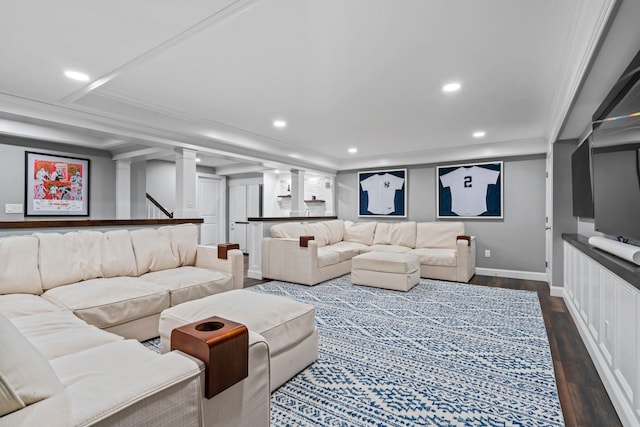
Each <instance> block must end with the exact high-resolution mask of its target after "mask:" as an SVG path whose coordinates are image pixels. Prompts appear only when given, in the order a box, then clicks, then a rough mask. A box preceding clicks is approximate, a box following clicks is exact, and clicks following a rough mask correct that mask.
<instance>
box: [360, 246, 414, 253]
mask: <svg viewBox="0 0 640 427" xmlns="http://www.w3.org/2000/svg"><path fill="white" fill-rule="evenodd" d="M411 250H412V249H411V248H409V247H407V246H397V245H371V246H367V248H366V249H364V250H363V251H362V252H363V253H364V252H394V253H397V254H402V253H406V252H409V251H411Z"/></svg>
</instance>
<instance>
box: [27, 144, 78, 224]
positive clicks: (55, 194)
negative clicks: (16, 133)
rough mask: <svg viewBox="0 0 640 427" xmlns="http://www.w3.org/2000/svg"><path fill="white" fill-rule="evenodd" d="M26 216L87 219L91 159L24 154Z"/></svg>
mask: <svg viewBox="0 0 640 427" xmlns="http://www.w3.org/2000/svg"><path fill="white" fill-rule="evenodd" d="M25 208H26V209H25V216H88V215H89V160H88V159H77V158H74V157H64V156H56V155H52V154H43V153H32V152H29V151H27V152H26V153H25Z"/></svg>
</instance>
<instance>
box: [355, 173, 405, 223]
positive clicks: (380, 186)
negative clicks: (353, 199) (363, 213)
mask: <svg viewBox="0 0 640 427" xmlns="http://www.w3.org/2000/svg"><path fill="white" fill-rule="evenodd" d="M403 184H404V179H403V178H400V177H398V176H395V175H391V174H389V173H385V174H384V175H378V174H376V175H371V176H370V177H369V178H367V179H364V180H362V181H360V185H361V186H362V189H363V190H364V191H366V192H367V199H368V205H367V210H368V211H369V212H371V213H372V214H376V215H388V214H390V213H393V212H394V211H395V203H394V200H395V195H396V191H397V190H401V189H402V186H403Z"/></svg>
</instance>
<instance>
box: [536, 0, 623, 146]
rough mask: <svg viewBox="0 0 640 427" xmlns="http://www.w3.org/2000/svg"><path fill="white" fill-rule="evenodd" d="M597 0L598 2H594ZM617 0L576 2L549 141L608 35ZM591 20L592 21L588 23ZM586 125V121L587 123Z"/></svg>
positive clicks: (554, 137) (552, 115)
mask: <svg viewBox="0 0 640 427" xmlns="http://www.w3.org/2000/svg"><path fill="white" fill-rule="evenodd" d="M593 3H597V4H595V5H594V4H593ZM617 4H618V0H589V1H581V2H578V3H577V7H576V11H575V13H574V15H573V19H572V22H571V31H570V34H569V42H568V43H567V45H566V46H567V47H566V50H565V52H566V55H565V58H566V59H565V61H564V63H563V66H562V71H561V76H562V78H561V79H560V82H559V83H558V88H559V89H558V91H557V92H556V94H555V96H554V101H553V102H552V105H551V112H550V114H551V115H550V118H549V127H548V131H547V138H548V139H547V141H548V144H549V147H550V144H553V143H554V142H555V141H556V139H557V138H558V135H559V134H560V131H561V130H562V127H563V126H564V124H565V122H566V120H567V118H568V115H569V112H570V111H571V107H572V106H573V102H574V101H575V99H576V97H577V94H578V91H579V89H580V87H581V85H582V83H583V81H584V79H585V77H586V75H587V72H588V70H589V66H590V65H591V61H592V60H593V57H594V54H595V52H596V50H597V48H598V46H599V44H600V42H601V40H602V37H603V36H604V35H605V33H606V30H607V26H608V25H609V22H610V20H611V19H612V17H613V15H614V12H615V10H616V6H617ZM589 23H591V24H589ZM585 125H586V123H585Z"/></svg>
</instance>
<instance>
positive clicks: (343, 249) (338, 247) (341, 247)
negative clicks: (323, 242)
mask: <svg viewBox="0 0 640 427" xmlns="http://www.w3.org/2000/svg"><path fill="white" fill-rule="evenodd" d="M368 247H369V246H367V245H363V244H362V243H356V242H337V243H334V244H332V245H328V246H325V248H326V249H328V250H331V251H333V252H337V253H339V254H340V260H341V261H347V260H350V259H351V258H353V257H354V256H356V255H358V254H360V253H361V252H363V251H364V250H366V249H367V248H368Z"/></svg>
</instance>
